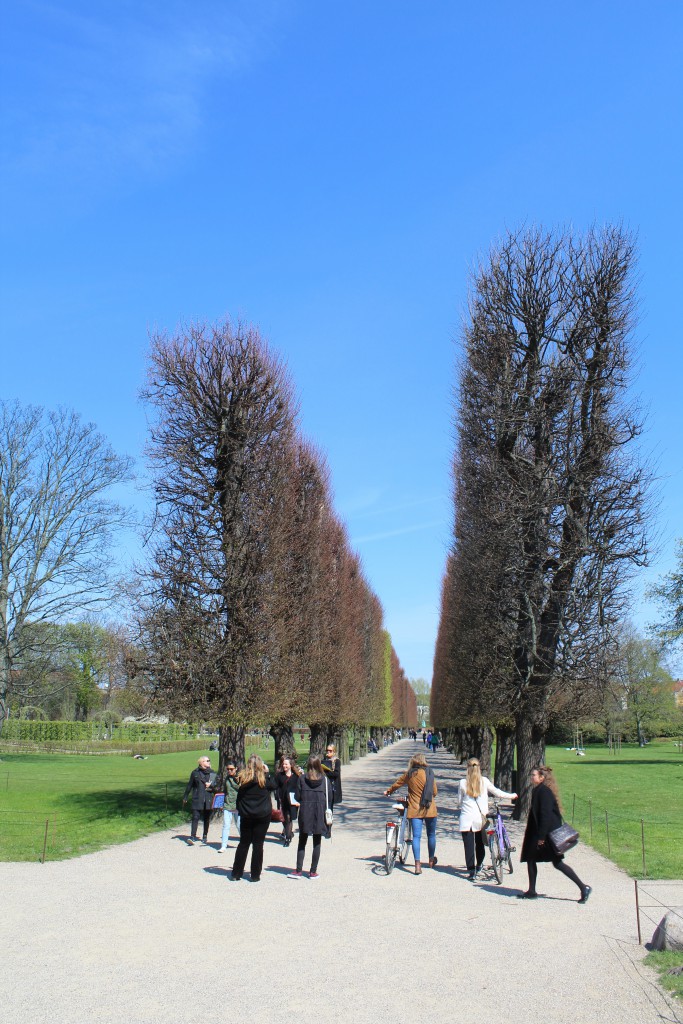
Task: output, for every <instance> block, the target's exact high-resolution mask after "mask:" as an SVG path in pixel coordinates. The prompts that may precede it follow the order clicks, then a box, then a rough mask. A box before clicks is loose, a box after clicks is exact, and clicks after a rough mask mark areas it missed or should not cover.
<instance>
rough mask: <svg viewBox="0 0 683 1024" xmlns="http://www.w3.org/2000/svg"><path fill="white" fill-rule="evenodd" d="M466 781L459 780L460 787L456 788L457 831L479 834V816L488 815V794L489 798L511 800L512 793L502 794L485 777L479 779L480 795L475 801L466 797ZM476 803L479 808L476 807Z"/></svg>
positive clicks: (500, 790) (501, 791)
mask: <svg viewBox="0 0 683 1024" xmlns="http://www.w3.org/2000/svg"><path fill="white" fill-rule="evenodd" d="M466 787H467V780H466V779H461V780H460V785H459V786H458V804H459V807H460V825H459V829H460V831H461V832H480V831H481V816H482V814H488V811H489V799H488V798H489V793H490V794H491V796H497V797H499V798H500V799H505V798H507V799H508V800H512V798H513V797H514V795H515V794H514V793H504V792H503V790H502V789H496V787H495V786H494V785H493V783H492V782H491V780H490V779H487V778H486V776H485V775H482V777H481V794H480V795H479V796H478V797H477V799H476V800H475V799H474V797H472V796H468V795H467V788H466ZM477 802H478V803H479V806H477Z"/></svg>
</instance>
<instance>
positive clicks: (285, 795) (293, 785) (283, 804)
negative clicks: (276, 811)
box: [275, 771, 299, 814]
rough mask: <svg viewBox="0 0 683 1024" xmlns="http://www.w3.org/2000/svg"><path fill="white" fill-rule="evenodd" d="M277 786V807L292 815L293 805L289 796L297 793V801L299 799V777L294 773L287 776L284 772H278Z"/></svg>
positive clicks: (276, 776) (276, 774) (276, 777)
mask: <svg viewBox="0 0 683 1024" xmlns="http://www.w3.org/2000/svg"><path fill="white" fill-rule="evenodd" d="M275 784H276V786H277V789H276V791H275V795H276V798H277V805H278V807H279V808H280V810H281V811H283V812H284V813H285V814H291V813H292V805H291V803H290V800H289V794H290V793H295V794H297V797H296V799H297V800H298V799H299V797H298V792H299V776H298V775H297V773H296V772H294V771H293V772H292V774H291V775H285V773H284V772H276V773H275Z"/></svg>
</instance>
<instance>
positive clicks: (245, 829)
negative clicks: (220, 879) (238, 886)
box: [230, 754, 275, 882]
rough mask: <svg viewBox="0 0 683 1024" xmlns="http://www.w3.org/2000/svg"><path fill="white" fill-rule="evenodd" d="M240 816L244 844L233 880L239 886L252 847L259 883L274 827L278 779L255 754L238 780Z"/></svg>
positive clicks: (237, 853) (254, 875)
mask: <svg viewBox="0 0 683 1024" xmlns="http://www.w3.org/2000/svg"><path fill="white" fill-rule="evenodd" d="M237 781H238V782H239V789H238V790H237V813H238V814H239V816H240V841H239V843H238V846H237V849H236V851H235V860H234V862H233V865H232V874H231V875H230V879H231V881H233V882H239V880H240V878H241V877H242V874H243V872H244V865H245V864H246V861H247V854H248V852H249V847H250V846H251V847H252V851H251V880H252V882H258V880H259V879H260V877H261V869H262V867H263V843H264V841H265V838H266V832H267V831H268V828H269V826H270V812H271V809H272V806H273V805H272V800H271V797H270V794H271V793H272V792H273V790H274V789H275V779H272V778H271V777H270V775H269V774H268V765H267V764H265V763H264V762H263V761H262V760H261V758H260V757H257V755H256V754H252V755H251V757H250V758H249V760H248V761H247V765H246V768H243V769H242V771H241V772H240V773H239V775H238V776H237Z"/></svg>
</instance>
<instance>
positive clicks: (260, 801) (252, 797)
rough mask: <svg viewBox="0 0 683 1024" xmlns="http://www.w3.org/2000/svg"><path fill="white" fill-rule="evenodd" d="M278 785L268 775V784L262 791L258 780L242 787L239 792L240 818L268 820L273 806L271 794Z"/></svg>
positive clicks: (238, 809)
mask: <svg viewBox="0 0 683 1024" xmlns="http://www.w3.org/2000/svg"><path fill="white" fill-rule="evenodd" d="M275 786H276V783H275V779H273V778H272V777H271V776H270V775H266V784H265V786H264V787H263V789H261V787H260V786H259V784H258V782H257V781H256V779H252V781H251V782H247V783H245V784H244V786H240V788H239V789H238V790H237V813H238V814H239V816H240V818H261V819H263V818H268V819H269V820H270V812H271V809H272V806H273V801H272V800H271V797H270V794H271V793H272V792H273V790H274V789H275Z"/></svg>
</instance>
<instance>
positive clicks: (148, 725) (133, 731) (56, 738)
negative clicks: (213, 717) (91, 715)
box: [2, 718, 208, 746]
mask: <svg viewBox="0 0 683 1024" xmlns="http://www.w3.org/2000/svg"><path fill="white" fill-rule="evenodd" d="M198 732H199V726H198V725H196V724H194V723H184V724H178V723H177V722H166V723H159V722H122V723H120V724H116V725H110V724H109V723H106V724H105V723H104V722H101V721H97V720H94V721H91V722H27V721H23V720H22V719H19V718H10V719H9V721H7V722H5V724H4V726H3V728H2V739H3V740H13V741H17V742H29V743H55V742H62V743H63V742H74V741H78V740H81V741H83V740H87V741H93V740H103V739H104V738H105V736H106V739H107V741H110V742H112V743H114V744H117V743H163V742H169V741H174V740H197V734H198ZM207 746H208V737H207Z"/></svg>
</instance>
